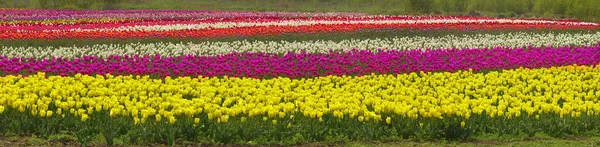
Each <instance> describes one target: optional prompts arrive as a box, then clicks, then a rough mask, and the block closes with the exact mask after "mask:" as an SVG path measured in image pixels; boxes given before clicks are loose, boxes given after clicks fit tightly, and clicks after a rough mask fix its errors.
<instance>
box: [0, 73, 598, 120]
mask: <svg viewBox="0 0 600 147" xmlns="http://www.w3.org/2000/svg"><path fill="white" fill-rule="evenodd" d="M0 85H1V86H0V91H3V93H2V94H1V95H2V97H0V110H5V109H7V108H10V109H13V110H18V111H20V112H25V111H28V112H26V113H31V114H32V115H33V116H39V117H45V116H48V115H52V114H56V115H62V114H63V113H66V112H70V113H71V114H75V115H76V116H79V117H81V120H82V121H86V120H87V119H88V118H89V116H90V115H93V114H94V113H98V112H100V111H107V112H110V116H112V117H115V116H127V117H133V118H134V120H135V121H136V123H139V122H140V121H142V122H144V121H146V120H147V119H155V120H158V121H160V120H161V118H164V119H166V120H169V121H170V122H171V123H174V122H175V121H176V116H186V117H188V118H193V117H196V116H199V115H202V114H207V115H208V119H209V120H213V121H218V122H220V123H227V121H228V119H229V118H232V117H242V121H243V120H244V118H245V117H249V118H254V117H265V119H267V117H268V118H270V119H273V118H284V117H285V118H288V117H294V116H293V114H296V113H300V114H302V115H303V116H305V117H310V118H313V119H321V120H322V119H323V116H324V115H333V116H334V117H335V118H339V119H343V118H345V117H349V118H352V119H358V120H359V121H361V122H362V121H371V120H375V121H387V123H388V124H389V123H390V117H401V118H411V119H417V118H439V119H443V118H445V117H460V118H465V119H469V118H470V117H471V115H488V116H490V117H492V118H493V117H505V118H508V119H510V118H512V117H520V116H522V115H526V116H530V117H534V116H535V117H538V118H539V117H540V116H539V115H540V114H555V115H560V117H564V116H570V117H580V116H582V115H586V116H596V115H599V114H600V103H599V102H598V98H599V97H600V92H599V91H600V68H599V66H563V67H551V68H542V69H523V68H519V69H514V70H503V71H502V72H490V73H485V74H484V73H473V72H470V71H460V72H456V73H449V72H443V73H424V72H421V73H410V74H398V75H367V76H360V77H351V76H327V77H319V78H309V79H288V78H275V79H270V80H259V79H252V78H190V77H180V78H175V79H171V78H166V79H164V80H153V79H149V77H148V76H143V77H140V76H112V75H106V76H87V75H80V74H78V75H75V76H73V77H61V76H46V75H45V74H44V73H38V74H35V75H32V76H28V77H22V76H6V77H2V78H0ZM0 113H2V111H0ZM290 115H291V116H290ZM383 116H386V117H383Z"/></svg>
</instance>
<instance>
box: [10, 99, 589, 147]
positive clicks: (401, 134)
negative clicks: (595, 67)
mask: <svg viewBox="0 0 600 147" xmlns="http://www.w3.org/2000/svg"><path fill="white" fill-rule="evenodd" d="M523 114H526V113H525V112H523ZM295 116H296V117H289V116H286V117H283V118H269V119H267V120H266V121H265V120H264V119H263V116H256V117H250V118H247V120H246V121H242V120H241V119H240V118H238V117H235V118H231V119H229V122H227V123H218V122H216V120H209V119H208V117H207V115H199V116H195V117H198V118H200V121H199V122H198V124H195V122H194V120H193V118H188V117H186V116H179V117H177V121H176V122H175V123H174V124H170V123H169V122H168V121H167V120H165V119H163V120H161V121H156V120H155V119H154V118H153V117H150V118H148V119H147V120H146V121H145V123H142V124H137V125H136V124H134V121H133V119H131V118H130V117H129V116H127V117H123V116H119V117H110V116H108V113H107V112H105V111H101V112H99V113H94V114H93V115H91V116H90V119H88V120H87V121H86V122H82V121H81V119H80V118H79V117H77V116H75V115H72V114H70V113H67V114H65V115H64V116H60V115H53V116H52V117H46V118H40V117H37V116H32V115H30V114H29V113H21V112H19V111H16V110H14V109H10V108H9V109H7V111H5V112H4V113H2V114H0V122H2V123H3V124H7V125H5V127H4V128H2V129H0V133H2V134H3V135H0V136H12V135H6V134H14V135H26V136H32V135H33V136H40V135H44V136H49V137H42V139H43V140H59V141H60V140H64V141H72V140H75V141H77V142H78V143H80V144H81V145H83V146H85V145H88V144H89V143H92V142H94V139H98V138H101V139H100V140H101V141H103V144H106V145H109V146H110V145H113V144H114V140H118V141H119V144H124V145H135V144H138V145H148V144H166V145H170V146H172V145H175V144H180V143H181V142H195V143H203V144H283V145H290V144H297V143H303V142H320V141H326V142H338V141H343V142H348V141H361V140H371V141H389V140H404V139H410V140H421V141H428V140H438V141H439V140H449V141H460V140H466V139H473V138H477V137H478V136H481V135H483V136H486V135H487V136H489V135H492V136H498V137H502V138H515V139H523V138H528V137H534V136H537V135H536V134H538V135H539V134H546V135H548V136H550V137H567V136H570V135H577V136H596V135H597V133H594V132H597V130H599V129H600V121H598V120H600V117H599V116H586V115H582V116H581V117H578V118H575V117H570V116H565V117H559V116H558V115H556V114H540V118H539V119H537V118H536V117H534V116H527V115H522V116H519V117H513V118H510V119H509V118H505V117H490V116H488V115H486V114H485V113H484V114H482V115H473V116H471V118H470V119H464V118H463V117H457V116H444V118H442V119H440V118H418V119H410V118H404V117H401V116H395V117H394V115H393V114H384V116H383V117H384V118H386V117H388V116H390V117H393V118H392V119H391V123H390V124H387V123H386V122H385V120H383V121H375V120H366V121H365V122H361V121H359V120H357V119H356V118H347V117H346V118H343V119H339V118H336V117H334V116H330V115H325V116H323V121H322V122H321V121H319V120H318V119H312V118H310V117H304V116H303V115H302V114H301V113H296V114H295ZM5 118H11V119H5ZM272 120H277V123H273V121H272ZM462 122H465V125H464V126H462V125H461V123H462ZM38 126H44V127H45V128H52V129H54V130H56V131H52V132H48V131H47V129H38V128H37V127H38ZM589 132H592V133H589ZM70 134H71V135H70Z"/></svg>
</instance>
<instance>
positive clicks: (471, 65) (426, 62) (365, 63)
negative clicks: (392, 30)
mask: <svg viewBox="0 0 600 147" xmlns="http://www.w3.org/2000/svg"><path fill="white" fill-rule="evenodd" d="M598 63H600V45H598V46H584V47H559V48H552V47H544V48H533V47H526V48H507V47H495V48H490V49H478V48H473V49H440V50H425V51H420V50H411V51H397V50H385V51H383V50H382V51H379V52H372V51H368V50H352V51H349V52H345V53H339V52H330V53H299V54H286V55H276V54H266V53H231V54H227V55H219V56H195V55H188V56H178V57H166V58H165V57H160V56H158V55H156V56H110V57H108V58H98V57H91V56H87V57H82V58H76V59H72V60H69V59H62V58H52V59H39V60H38V59H32V58H30V59H26V58H6V57H0V73H3V74H14V75H16V74H24V75H27V74H34V73H37V72H46V73H47V74H49V75H62V76H69V75H74V74H77V73H81V74H101V75H104V74H107V73H110V74H112V75H152V76H159V77H166V76H172V77H175V76H192V77H196V76H199V75H201V76H204V77H210V76H230V77H251V78H266V77H279V76H282V77H289V78H302V77H315V76H327V75H337V76H342V75H366V74H371V73H376V74H397V73H409V72H418V71H424V72H437V71H449V72H453V71H458V70H468V69H472V70H473V71H482V70H484V71H485V70H501V69H513V68H518V67H525V68H540V67H552V66H563V65H570V64H578V65H596V64H598Z"/></svg>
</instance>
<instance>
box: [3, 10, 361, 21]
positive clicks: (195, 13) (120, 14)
mask: <svg viewBox="0 0 600 147" xmlns="http://www.w3.org/2000/svg"><path fill="white" fill-rule="evenodd" d="M0 14H2V15H0V20H10V21H14V20H50V19H90V18H97V19H99V18H119V19H162V18H210V17H272V16H274V17H313V16H317V17H318V16H327V17H338V16H367V14H364V13H342V12H325V13H320V12H317V13H302V12H243V11H210V10H42V9H22V10H8V9H3V10H0Z"/></svg>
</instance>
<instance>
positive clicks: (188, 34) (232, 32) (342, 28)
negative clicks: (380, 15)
mask: <svg viewBox="0 0 600 147" xmlns="http://www.w3.org/2000/svg"><path fill="white" fill-rule="evenodd" d="M597 27H598V26H597V25H593V26H588V25H584V26H572V25H568V24H527V23H498V22H494V23H491V22H490V23H487V22H486V23H475V22H460V23H426V24H410V23H400V24H360V23H359V24H312V25H300V26H249V27H238V28H212V29H197V30H170V31H81V32H70V31H66V32H60V31H59V32H12V31H9V32H2V33H1V34H0V39H2V40H21V39H45V40H55V39H104V38H113V39H129V38H213V37H240V36H253V35H280V34H286V33H327V32H353V31H360V30H369V29H400V30H411V31H436V30H459V31H470V30H525V29H534V30H545V29H559V30H570V29H591V30H593V29H597Z"/></svg>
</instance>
